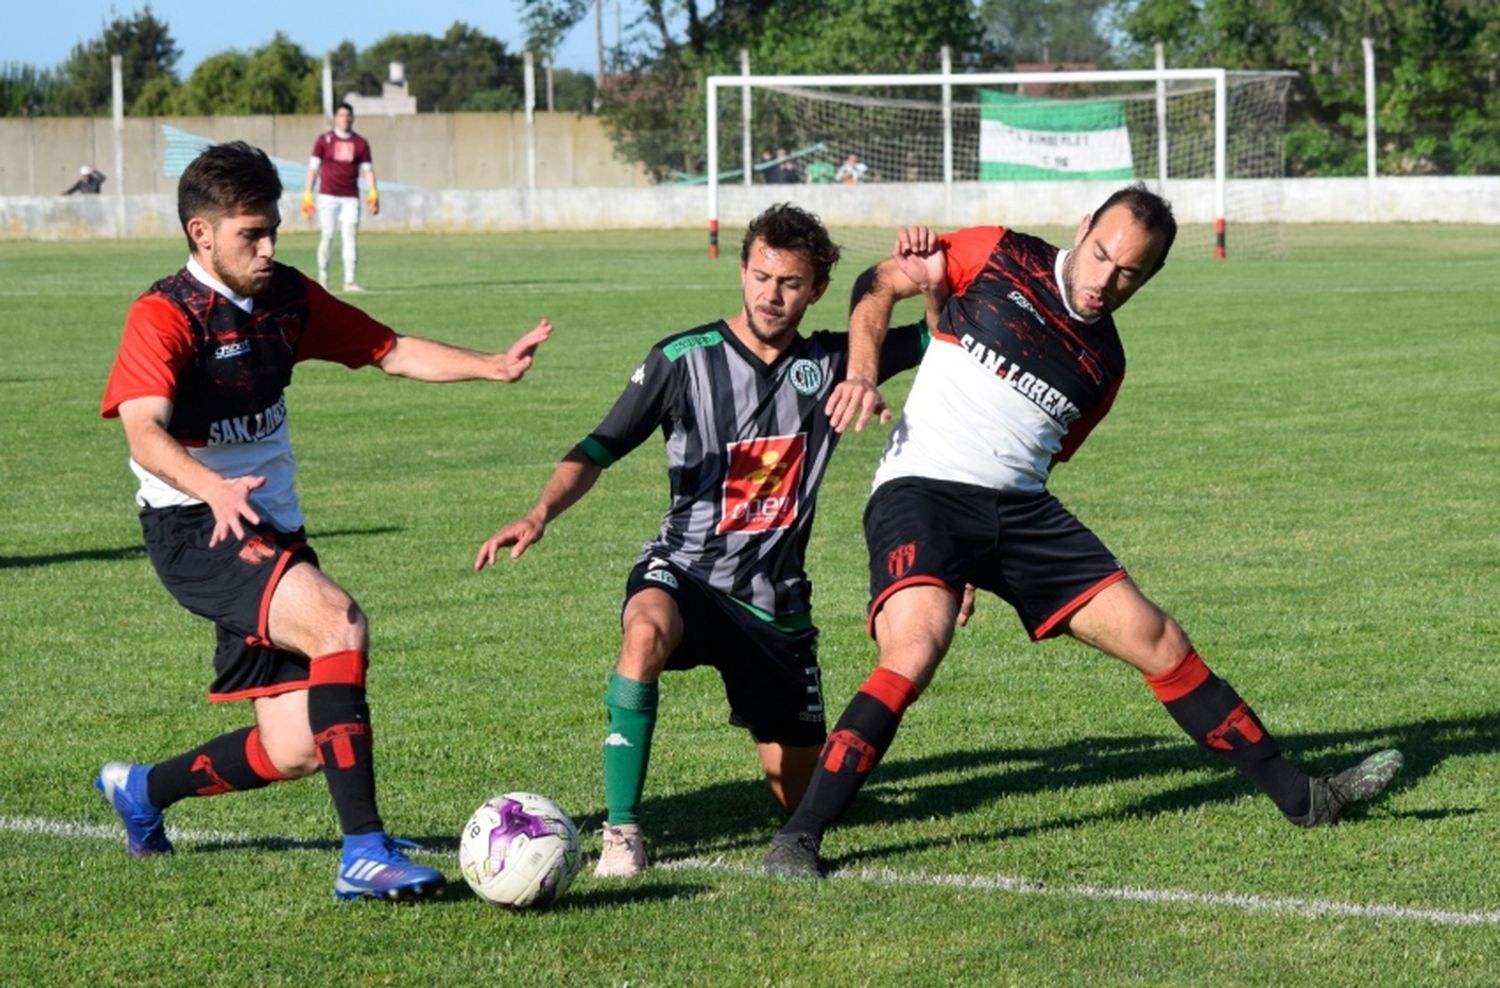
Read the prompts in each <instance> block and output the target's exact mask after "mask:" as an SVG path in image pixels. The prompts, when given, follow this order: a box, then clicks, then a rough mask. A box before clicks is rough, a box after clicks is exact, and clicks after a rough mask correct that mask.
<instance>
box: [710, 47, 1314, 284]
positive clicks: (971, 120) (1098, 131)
mask: <svg viewBox="0 0 1500 988" xmlns="http://www.w3.org/2000/svg"><path fill="white" fill-rule="evenodd" d="M741 64H742V72H741V74H739V75H717V76H710V77H709V78H708V79H707V80H706V103H707V113H706V133H705V138H706V140H705V151H706V158H707V162H706V164H707V167H706V169H705V172H706V174H705V176H704V178H703V179H702V181H704V182H705V185H706V193H707V213H708V216H707V219H708V227H709V253H710V256H717V237H718V228H719V223H720V221H721V220H722V219H724V218H725V212H726V211H727V212H728V213H730V214H732V218H733V219H738V218H739V216H740V214H746V215H747V216H748V215H753V213H754V212H755V211H758V210H757V208H756V207H757V205H762V206H763V205H764V204H765V203H767V202H769V201H772V200H774V199H776V198H784V199H791V200H794V201H798V202H799V203H803V204H806V205H808V206H809V208H812V209H813V210H814V211H815V212H819V213H820V214H821V215H823V216H824V219H825V220H826V221H827V222H828V223H829V225H830V227H831V228H835V227H836V228H837V229H838V230H839V232H840V233H841V234H845V233H846V231H851V230H855V229H857V228H860V227H883V228H885V229H887V230H893V229H894V228H895V227H897V226H900V225H904V224H906V223H914V222H920V223H926V224H929V225H933V226H938V225H942V226H945V227H947V228H950V229H951V228H953V227H956V226H970V225H977V224H981V223H1000V224H1002V225H1006V226H1010V225H1021V224H1022V223H1026V224H1028V225H1031V226H1038V225H1040V226H1047V225H1056V226H1062V225H1064V224H1066V225H1069V226H1071V224H1072V223H1073V222H1076V219H1077V216H1079V215H1081V214H1082V212H1086V211H1087V209H1088V205H1089V197H1090V196H1093V195H1094V194H1095V193H1101V194H1098V196H1097V199H1096V200H1095V201H1099V200H1102V199H1103V198H1104V196H1105V195H1107V194H1108V192H1109V191H1112V190H1113V189H1114V188H1117V187H1118V186H1119V185H1121V184H1125V182H1129V181H1136V180H1141V181H1144V182H1146V183H1147V185H1149V186H1152V187H1153V188H1155V190H1156V191H1158V192H1160V193H1162V194H1163V195H1165V196H1166V197H1167V198H1168V199H1170V200H1172V201H1173V204H1174V207H1175V208H1176V209H1177V212H1178V218H1179V222H1180V223H1182V224H1183V226H1184V228H1185V229H1186V228H1187V227H1189V226H1193V227H1196V228H1199V229H1201V230H1203V231H1205V234H1206V236H1204V237H1202V238H1200V239H1204V240H1207V241H1208V242H1209V243H1211V244H1212V245H1213V249H1214V252H1215V254H1216V256H1218V257H1221V258H1222V257H1224V256H1225V254H1226V236H1227V231H1228V228H1229V225H1230V224H1232V223H1234V224H1247V225H1246V226H1244V227H1242V228H1240V230H1241V232H1242V233H1245V234H1246V237H1245V238H1240V237H1239V235H1238V234H1237V239H1236V241H1235V248H1236V253H1237V255H1244V254H1256V253H1278V252H1279V251H1280V247H1281V243H1282V237H1281V234H1280V224H1281V223H1282V220H1283V218H1282V216H1281V215H1280V210H1279V208H1278V206H1279V197H1280V185H1279V179H1280V178H1281V176H1282V171H1283V167H1282V161H1283V159H1282V147H1281V141H1282V135H1283V134H1284V131H1285V116H1286V109H1285V107H1286V98H1287V92H1288V90H1289V88H1290V80H1291V79H1292V78H1294V77H1295V76H1296V73H1294V72H1234V71H1230V70H1227V69H1222V68H1207V69H1165V68H1157V69H1130V70H1114V71H1104V70H1101V71H1054V72H985V73H954V72H952V71H951V70H950V67H949V65H948V62H947V59H946V58H945V59H944V64H943V71H941V72H938V73H929V74H912V75H908V74H878V75H753V74H750V72H749V71H748V65H747V64H746V63H744V62H742V63H741ZM732 111H738V112H735V113H733V116H730V115H729V114H730V113H731V112H732ZM734 118H738V119H734ZM1090 121H1092V122H1090ZM736 124H738V129H739V131H740V132H739V133H737V134H736V133H733V130H734V129H736ZM773 148H774V149H776V151H777V153H776V154H775V155H771V154H770V152H771V150H772V149H773ZM736 152H738V153H736ZM757 152H758V153H759V154H760V156H761V160H756V159H755V157H754V155H755V154H756V153H757ZM1111 155H1112V156H1113V157H1110V156H1111ZM735 158H739V159H740V160H738V161H736V160H734V159H735ZM846 161H847V162H848V167H847V169H845V171H847V172H848V175H849V177H848V178H847V179H846V178H845V174H844V172H843V171H841V172H839V173H838V174H839V176H840V178H839V180H838V181H835V180H834V178H833V176H834V174H835V173H834V169H835V167H838V166H840V165H842V164H844V163H845V162H846ZM783 167H784V168H786V169H788V170H789V171H790V173H791V174H792V175H794V176H796V177H794V178H792V179H791V181H794V182H796V181H801V182H802V183H803V184H801V185H800V186H791V187H789V188H788V187H783V188H775V189H770V188H761V187H760V186H761V185H764V184H775V183H776V177H777V175H776V173H777V171H778V169H780V168H783ZM730 176H733V181H729V180H728V179H729V178H730ZM759 179H765V181H764V182H761V181H758V180H759ZM846 182H847V184H856V185H860V186H862V187H861V188H859V189H847V188H841V187H840V186H842V185H844V184H845V183H846ZM820 186H821V187H820ZM1080 197H1082V198H1081V199H1080ZM1064 202H1066V203H1067V205H1066V206H1065V207H1064V206H1063V205H1062V203H1064ZM997 206H1000V207H1003V209H1002V212H1003V215H995V213H996V207H997ZM1062 209H1066V210H1069V211H1070V212H1068V213H1067V216H1066V217H1064V218H1058V217H1060V216H1062V213H1061V212H1060V211H1061V210H1062ZM1252 228H1258V229H1256V231H1255V234H1254V236H1253V237H1252V236H1251V235H1250V231H1251V230H1252ZM1207 231H1212V232H1211V234H1207ZM1186 239H1187V240H1188V241H1189V242H1190V243H1191V241H1192V238H1191V237H1189V238H1186ZM1256 239H1259V240H1261V241H1263V243H1260V244H1256V243H1255V242H1254V241H1255V240H1256ZM871 246H872V247H873V246H874V244H873V243H872V245H871ZM887 246H888V244H887ZM1189 249H1193V247H1191V246H1190V247H1189Z"/></svg>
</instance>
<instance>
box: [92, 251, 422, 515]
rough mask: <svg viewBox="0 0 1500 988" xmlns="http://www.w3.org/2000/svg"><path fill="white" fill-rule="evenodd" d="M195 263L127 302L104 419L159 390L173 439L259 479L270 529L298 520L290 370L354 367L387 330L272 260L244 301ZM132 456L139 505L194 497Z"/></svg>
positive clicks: (228, 469)
mask: <svg viewBox="0 0 1500 988" xmlns="http://www.w3.org/2000/svg"><path fill="white" fill-rule="evenodd" d="M202 272H203V269H202V268H201V267H198V266H197V264H196V263H195V262H189V265H188V266H187V267H185V268H183V269H182V270H180V271H178V272H177V273H176V274H174V275H172V276H171V277H168V278H164V279H162V280H161V281H158V282H157V283H156V284H154V285H152V286H151V287H150V288H149V289H147V290H146V292H145V294H143V295H142V296H141V297H140V298H139V299H137V300H136V302H135V304H134V305H133V306H131V309H130V314H129V315H128V317H127V318H126V322H125V332H124V336H123V338H122V340H121V343H120V350H119V354H118V355H117V357H116V359H115V365H114V368H113V370H112V371H111V372H110V377H109V383H108V384H107V385H106V387H105V392H104V400H103V403H102V406H101V409H100V411H101V413H102V414H103V415H104V416H105V417H106V418H113V417H115V416H118V415H119V408H120V405H121V403H123V402H126V401H129V400H131V399H132V398H142V397H160V398H166V399H168V400H169V401H170V402H171V403H172V413H171V417H170V419H169V420H168V424H167V431H168V433H169V434H170V435H171V436H172V437H173V438H174V439H176V440H177V441H178V442H180V443H182V445H183V446H184V447H187V449H188V451H189V452H190V453H191V454H192V455H193V456H194V457H195V458H197V459H198V460H199V461H200V462H202V463H204V464H205V465H206V466H208V467H209V468H210V469H213V470H215V471H216V472H218V473H219V474H221V475H222V476H226V477H236V476H247V475H254V476H264V477H266V483H265V485H264V486H263V487H261V488H260V489H259V490H257V491H256V492H255V493H254V494H252V496H251V500H252V503H254V504H255V505H256V507H257V509H259V510H264V511H265V512H266V513H267V514H268V515H269V516H270V518H271V519H272V520H273V522H274V524H276V525H277V527H279V528H282V529H284V530H287V531H291V530H294V529H296V528H300V527H301V525H302V517H301V510H300V508H299V507H298V506H297V499H296V493H295V489H294V487H293V473H294V469H295V460H294V459H293V457H292V454H291V440H290V436H289V432H288V429H287V425H286V394H285V392H286V388H287V387H288V386H289V385H290V384H291V380H292V368H293V366H294V365H295V364H297V363H298V362H300V361H303V360H330V361H335V362H337V363H341V364H344V365H345V366H347V367H362V366H364V365H365V364H370V363H374V362H376V361H378V360H380V359H381V358H383V357H384V356H385V355H386V353H388V352H389V351H390V349H391V347H392V346H394V345H395V342H396V334H395V333H394V332H393V331H392V330H391V329H390V328H389V327H387V326H385V325H383V324H381V323H379V322H377V321H376V320H374V319H372V318H370V317H369V316H368V315H366V314H365V313H363V312H361V311H360V310H359V309H356V308H354V307H353V306H351V305H348V304H346V303H344V302H341V301H339V300H338V299H336V298H334V297H333V296H332V295H330V294H328V292H326V291H324V290H323V289H322V288H321V287H319V286H318V285H317V284H315V283H313V282H311V281H310V280H309V279H307V278H306V277H305V276H304V275H302V274H301V272H299V271H297V270H296V269H294V268H289V267H286V266H285V265H282V264H277V265H275V267H274V269H273V272H272V275H271V282H270V284H269V285H268V286H267V288H266V290H265V291H264V292H262V293H261V294H260V295H259V296H258V297H257V298H255V299H254V300H253V301H250V302H248V305H249V311H246V309H245V308H243V307H242V305H244V304H246V302H247V300H244V299H241V300H239V304H237V303H236V301H234V300H232V299H231V298H230V297H229V296H228V295H226V294H225V292H226V291H227V289H224V288H223V286H215V285H211V284H209V282H208V281H206V280H205V279H206V278H208V277H209V276H208V275H206V273H202ZM131 466H132V469H134V470H135V472H136V475H137V476H138V477H139V478H140V479H141V489H140V491H139V493H138V494H137V501H138V502H139V503H140V504H141V505H142V506H143V507H168V506H171V505H177V504H192V503H195V499H194V498H192V497H191V496H189V495H187V494H185V493H184V492H182V491H178V490H176V489H174V488H172V487H170V486H168V485H167V484H166V483H165V482H163V481H162V480H161V479H160V478H158V477H155V476H154V475H152V474H150V473H148V472H146V471H145V470H144V469H142V468H141V467H140V465H139V464H137V463H135V462H134V461H132V462H131Z"/></svg>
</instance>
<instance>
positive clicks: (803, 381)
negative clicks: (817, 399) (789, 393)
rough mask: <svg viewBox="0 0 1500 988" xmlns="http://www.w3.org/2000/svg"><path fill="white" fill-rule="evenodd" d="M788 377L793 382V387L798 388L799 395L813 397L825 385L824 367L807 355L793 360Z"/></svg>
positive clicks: (787, 373)
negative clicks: (809, 358)
mask: <svg viewBox="0 0 1500 988" xmlns="http://www.w3.org/2000/svg"><path fill="white" fill-rule="evenodd" d="M786 379H787V380H788V381H791V382H792V387H793V388H795V389H797V393H798V394H799V395H803V396H806V397H811V396H812V395H815V394H817V393H818V389H819V388H821V387H822V386H823V368H821V367H819V366H818V365H817V364H815V363H813V362H812V361H811V360H808V359H807V358H805V357H802V358H798V359H797V360H794V361H792V366H791V368H790V369H789V370H788V371H787V372H786Z"/></svg>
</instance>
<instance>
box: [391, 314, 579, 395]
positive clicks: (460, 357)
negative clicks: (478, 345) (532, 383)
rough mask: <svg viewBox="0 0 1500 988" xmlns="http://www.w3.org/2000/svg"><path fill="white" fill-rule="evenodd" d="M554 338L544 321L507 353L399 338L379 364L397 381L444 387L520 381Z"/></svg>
mask: <svg viewBox="0 0 1500 988" xmlns="http://www.w3.org/2000/svg"><path fill="white" fill-rule="evenodd" d="M551 335H552V323H550V322H548V321H547V320H545V319H543V320H542V321H541V322H539V323H537V324H536V326H535V327H534V328H533V329H532V330H531V331H530V332H528V333H526V335H524V336H522V337H521V338H520V339H519V340H516V342H515V343H513V344H511V346H510V349H508V350H506V351H505V352H504V353H482V352H480V351H478V350H470V349H468V348H467V347H461V346H453V345H452V344H449V343H439V342H438V341H437V340H429V339H424V338H423V337H420V336H398V337H397V338H396V345H395V346H393V347H391V350H390V352H389V353H387V354H386V355H385V357H384V358H383V359H382V360H381V361H380V365H379V366H380V369H381V370H383V371H385V372H386V373H387V374H390V375H392V376H394V377H409V378H411V379H412V380H414V381H426V382H429V383H434V384H443V383H447V382H450V381H506V382H514V381H519V380H520V379H521V378H522V377H523V376H524V375H525V374H526V372H527V371H528V370H530V369H531V365H532V363H533V361H534V360H535V358H536V351H537V348H538V347H540V346H541V345H542V344H543V343H545V342H546V341H547V338H548V337H550V336H551Z"/></svg>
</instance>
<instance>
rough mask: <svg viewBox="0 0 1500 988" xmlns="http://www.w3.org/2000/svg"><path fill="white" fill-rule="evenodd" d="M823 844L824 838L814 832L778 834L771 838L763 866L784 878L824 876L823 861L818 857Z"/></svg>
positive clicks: (762, 862)
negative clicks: (814, 834)
mask: <svg viewBox="0 0 1500 988" xmlns="http://www.w3.org/2000/svg"><path fill="white" fill-rule="evenodd" d="M822 844H823V840H822V838H820V837H815V836H813V835H812V834H777V835H776V836H774V837H772V838H771V846H770V847H769V848H768V849H767V850H766V856H765V857H764V858H763V859H761V867H762V868H764V869H765V870H766V871H767V872H768V873H769V874H772V875H780V876H782V877H783V878H822V877H823V861H822V859H821V858H819V857H818V848H819V847H821V846H822Z"/></svg>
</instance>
